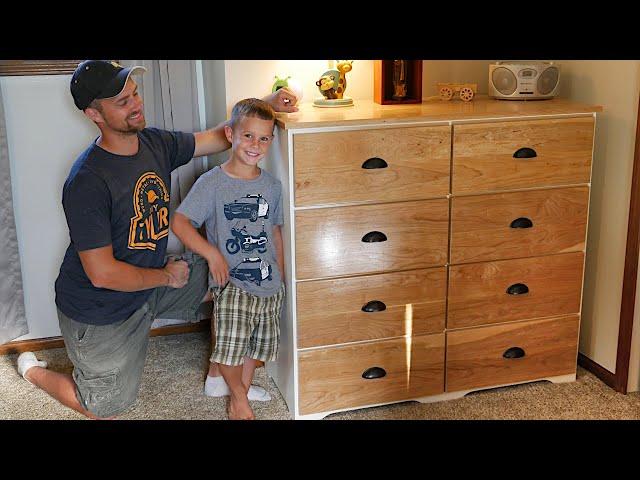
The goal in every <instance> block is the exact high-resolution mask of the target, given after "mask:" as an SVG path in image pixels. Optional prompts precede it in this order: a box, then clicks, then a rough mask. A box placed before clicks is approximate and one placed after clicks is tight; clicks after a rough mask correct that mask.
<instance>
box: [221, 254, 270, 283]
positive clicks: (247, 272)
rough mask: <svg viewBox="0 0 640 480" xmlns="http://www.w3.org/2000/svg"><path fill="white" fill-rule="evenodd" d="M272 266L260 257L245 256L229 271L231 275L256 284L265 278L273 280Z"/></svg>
mask: <svg viewBox="0 0 640 480" xmlns="http://www.w3.org/2000/svg"><path fill="white" fill-rule="evenodd" d="M271 272H272V268H271V265H269V264H268V263H267V262H266V261H264V260H262V259H260V258H259V257H245V258H244V259H243V260H242V262H240V263H239V264H237V265H236V266H235V267H233V268H232V269H231V270H230V271H229V275H231V276H232V277H233V278H237V279H238V280H241V281H250V282H254V283H255V284H256V285H258V286H260V284H261V283H262V282H263V281H264V280H271V278H272V277H271Z"/></svg>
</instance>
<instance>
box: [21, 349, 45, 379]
mask: <svg viewBox="0 0 640 480" xmlns="http://www.w3.org/2000/svg"><path fill="white" fill-rule="evenodd" d="M31 367H42V368H47V362H45V361H44V360H38V359H37V358H36V356H35V354H34V353H33V352H22V353H21V354H20V355H19V356H18V373H19V374H20V375H22V378H24V379H25V380H26V381H27V382H29V383H31V382H30V381H29V379H28V378H27V377H25V374H26V373H27V370H29V369H30V368H31Z"/></svg>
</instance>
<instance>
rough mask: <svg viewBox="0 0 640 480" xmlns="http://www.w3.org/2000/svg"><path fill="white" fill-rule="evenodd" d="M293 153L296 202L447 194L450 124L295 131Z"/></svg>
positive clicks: (310, 202) (313, 203)
mask: <svg viewBox="0 0 640 480" xmlns="http://www.w3.org/2000/svg"><path fill="white" fill-rule="evenodd" d="M293 152H294V154H293V158H294V175H295V204H296V206H310V205H323V204H340V203H348V202H371V203H373V202H378V201H404V200H418V199H424V198H433V197H439V196H442V197H444V196H446V195H447V193H449V161H450V158H449V157H450V152H451V127H449V126H436V127H403V128H384V129H374V130H355V131H354V130H352V131H346V132H331V133H305V134H297V135H295V136H294V139H293ZM369 159H373V160H369ZM375 159H378V160H375ZM380 160H383V161H384V162H381V161H380ZM367 161H368V162H367ZM385 165H386V166H385ZM365 167H368V168H365Z"/></svg>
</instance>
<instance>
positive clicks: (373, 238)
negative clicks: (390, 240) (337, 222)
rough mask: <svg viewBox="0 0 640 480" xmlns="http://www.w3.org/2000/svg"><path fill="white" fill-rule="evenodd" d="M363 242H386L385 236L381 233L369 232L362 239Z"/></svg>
mask: <svg viewBox="0 0 640 480" xmlns="http://www.w3.org/2000/svg"><path fill="white" fill-rule="evenodd" d="M362 241H363V242H367V243H373V242H386V241H387V236H386V235H385V234H384V233H382V232H376V231H373V232H369V233H367V234H366V235H365V236H364V237H362Z"/></svg>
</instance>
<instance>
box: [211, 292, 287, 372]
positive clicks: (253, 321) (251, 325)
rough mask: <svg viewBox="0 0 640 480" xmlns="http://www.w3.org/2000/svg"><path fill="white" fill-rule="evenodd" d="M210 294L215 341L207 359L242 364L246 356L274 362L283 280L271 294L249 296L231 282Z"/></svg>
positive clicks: (277, 340)
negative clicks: (212, 299)
mask: <svg viewBox="0 0 640 480" xmlns="http://www.w3.org/2000/svg"><path fill="white" fill-rule="evenodd" d="M213 295H214V321H215V330H216V332H215V334H216V339H215V340H216V344H215V347H214V349H213V353H212V354H211V358H210V361H211V362H217V363H221V364H223V365H230V366H235V365H242V363H244V360H243V358H244V357H245V356H246V357H249V358H253V359H254V360H261V361H263V362H271V361H274V360H275V359H276V358H277V357H278V346H279V344H280V312H281V309H282V301H283V299H284V283H283V284H282V285H281V286H280V289H279V290H278V293H276V294H275V295H272V296H271V297H258V296H256V295H251V294H250V293H247V292H245V291H244V290H241V289H240V288H238V287H236V286H235V285H234V284H232V283H231V282H229V283H228V284H227V285H226V287H224V288H223V289H222V290H219V289H215V290H214V291H213Z"/></svg>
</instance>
